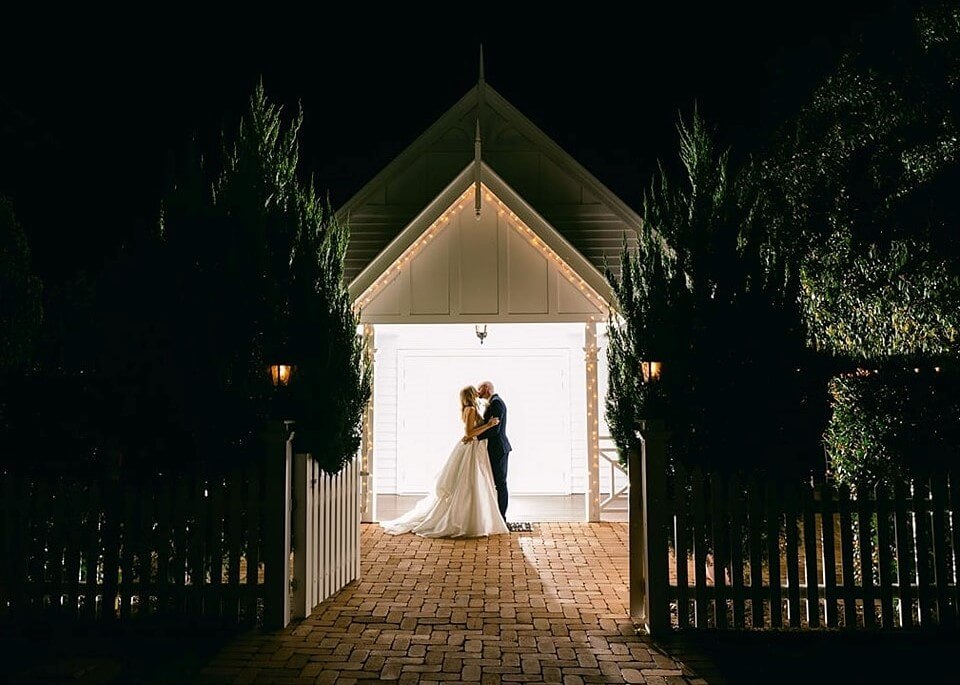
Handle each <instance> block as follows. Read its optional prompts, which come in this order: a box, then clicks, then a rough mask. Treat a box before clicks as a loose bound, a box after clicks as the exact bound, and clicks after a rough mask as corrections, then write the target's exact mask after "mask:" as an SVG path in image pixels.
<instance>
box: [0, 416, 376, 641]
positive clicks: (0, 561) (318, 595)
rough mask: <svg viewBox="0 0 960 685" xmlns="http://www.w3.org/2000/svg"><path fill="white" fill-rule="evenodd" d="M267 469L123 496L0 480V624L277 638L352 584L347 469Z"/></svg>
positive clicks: (284, 439) (116, 491)
mask: <svg viewBox="0 0 960 685" xmlns="http://www.w3.org/2000/svg"><path fill="white" fill-rule="evenodd" d="M291 428H292V427H291V425H290V424H289V422H287V425H283V424H280V423H278V424H276V425H273V426H271V430H270V431H269V432H268V435H267V436H266V439H265V445H266V455H265V459H263V460H257V461H255V462H253V463H249V464H245V465H242V466H237V467H230V468H225V469H220V470H218V471H217V472H216V473H215V474H213V473H206V474H204V473H202V472H199V471H194V470H191V471H187V472H182V473H172V472H166V473H162V474H158V475H155V476H152V477H150V478H145V479H142V480H138V481H135V482H124V481H121V480H120V479H118V478H110V477H103V478H98V479H84V478H82V477H69V478H66V477H56V476H48V477H38V476H24V475H18V474H13V473H3V474H0V554H2V558H0V619H7V620H13V621H18V620H27V619H29V620H33V619H36V618H57V619H76V620H80V621H89V622H95V623H123V622H130V621H142V620H145V619H149V618H150V617H154V618H156V619H158V620H159V619H162V620H173V621H179V622H192V623H203V624H221V625H261V626H263V627H265V628H268V629H276V628H282V627H284V626H286V625H287V624H288V623H289V622H290V620H291V618H296V617H303V616H306V615H309V613H310V612H311V611H312V610H313V608H314V607H315V606H316V605H317V604H319V603H320V602H321V601H323V600H324V599H326V598H327V597H329V596H330V595H332V594H334V593H335V592H337V591H338V590H340V589H341V588H343V587H344V586H345V585H347V584H348V583H350V582H352V581H354V580H356V579H357V578H358V577H359V574H360V553H359V546H360V534H359V527H360V509H359V496H358V495H359V477H358V473H359V471H358V464H357V460H353V461H352V462H350V463H349V464H348V465H347V466H346V467H345V468H344V469H343V470H342V471H341V472H339V473H337V474H335V475H331V474H327V473H324V472H323V471H322V470H321V469H320V465H319V463H318V462H317V460H316V459H314V458H313V457H312V456H311V455H308V454H295V453H294V446H295V442H294V433H293V431H292V430H291Z"/></svg>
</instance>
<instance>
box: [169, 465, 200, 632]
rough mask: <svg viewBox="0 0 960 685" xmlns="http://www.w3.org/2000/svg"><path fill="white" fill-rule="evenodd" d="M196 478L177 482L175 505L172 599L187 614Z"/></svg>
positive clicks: (180, 612) (178, 609)
mask: <svg viewBox="0 0 960 685" xmlns="http://www.w3.org/2000/svg"><path fill="white" fill-rule="evenodd" d="M194 482H195V481H194V479H193V478H192V477H190V476H189V475H188V476H184V477H183V478H181V479H180V481H179V482H178V483H177V494H176V498H177V503H176V506H174V509H173V511H174V526H173V528H174V535H175V540H176V546H175V548H174V555H173V568H172V572H173V588H172V589H173V595H172V598H173V599H172V601H173V605H174V607H175V608H174V612H175V613H178V614H183V615H186V613H187V594H188V593H189V591H190V588H189V587H187V577H188V576H189V574H190V529H191V526H192V525H193V523H192V521H191V518H190V516H191V509H192V507H191V506H190V502H191V499H190V496H191V494H192V493H193V484H194Z"/></svg>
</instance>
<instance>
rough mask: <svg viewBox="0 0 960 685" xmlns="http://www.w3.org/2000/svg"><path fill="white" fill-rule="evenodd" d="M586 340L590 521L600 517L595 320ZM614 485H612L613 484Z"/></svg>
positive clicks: (588, 516)
mask: <svg viewBox="0 0 960 685" xmlns="http://www.w3.org/2000/svg"><path fill="white" fill-rule="evenodd" d="M585 342H586V345H585V346H584V348H583V351H584V353H585V354H584V361H585V362H586V366H587V430H588V431H590V440H588V441H587V473H588V474H589V478H590V487H589V492H590V495H591V496H590V497H588V498H587V508H588V510H587V519H588V520H590V521H594V520H599V518H600V511H599V509H600V434H599V430H600V421H599V416H598V411H599V407H598V391H599V388H598V387H597V386H598V382H597V353H598V352H599V348H598V346H597V328H596V324H594V322H592V321H591V322H589V323H587V324H586V326H585ZM611 487H612V485H611Z"/></svg>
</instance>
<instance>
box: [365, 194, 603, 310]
mask: <svg viewBox="0 0 960 685" xmlns="http://www.w3.org/2000/svg"><path fill="white" fill-rule="evenodd" d="M480 186H481V193H482V196H483V198H484V199H485V200H486V201H487V202H489V203H491V204H493V205H495V206H496V208H497V214H498V215H499V216H500V217H504V218H506V220H507V224H508V225H509V226H510V227H511V228H512V229H513V230H515V231H517V233H518V234H519V235H521V236H522V237H523V238H524V239H525V240H526V241H527V242H528V243H529V244H530V245H532V246H533V247H534V248H535V249H536V250H537V251H539V252H540V254H542V255H543V256H544V257H546V258H547V260H548V261H550V262H553V263H554V264H555V265H556V268H557V271H558V272H559V273H560V274H561V275H562V276H563V277H564V278H565V279H566V280H567V281H568V282H569V283H570V284H571V285H572V286H573V287H574V288H576V289H578V290H579V291H580V294H581V295H582V296H583V297H584V298H586V300H587V301H588V302H589V303H590V304H591V305H593V306H594V307H596V308H597V309H598V310H599V311H601V312H606V311H609V308H610V305H609V304H608V303H607V301H606V300H605V299H604V298H603V297H601V296H600V295H599V294H597V293H596V291H594V289H593V288H592V287H591V286H590V284H589V283H587V281H586V280H584V279H583V278H582V277H581V276H580V275H579V274H578V273H577V272H576V271H574V270H573V269H572V268H571V267H570V265H569V264H567V262H566V261H565V260H564V259H563V258H562V257H561V256H560V255H559V254H557V252H556V251H555V250H553V248H551V247H550V246H549V245H548V244H547V243H546V242H545V241H544V240H543V239H542V238H541V237H540V236H539V235H537V233H536V232H535V231H533V229H531V228H530V227H529V226H527V224H526V223H525V222H524V221H523V220H522V219H521V218H520V217H519V216H518V215H517V214H516V212H514V211H513V210H512V209H510V208H509V207H508V206H507V205H506V204H505V203H504V202H503V201H502V200H501V199H500V198H498V197H497V196H496V195H494V194H493V193H492V192H491V191H490V189H489V188H487V186H486V185H485V184H483V183H481V184H480ZM475 192H476V189H475V186H473V185H471V186H470V187H469V188H467V190H465V191H464V192H463V193H462V194H461V195H460V196H459V197H458V198H457V199H456V200H454V201H453V203H452V204H451V205H450V207H449V208H448V209H447V210H446V211H445V212H444V213H443V214H441V215H440V216H439V217H437V218H436V219H435V220H434V221H433V223H431V224H430V225H429V226H428V227H427V229H426V230H425V231H424V232H423V233H422V234H421V235H420V237H419V238H417V239H416V240H415V241H413V243H411V244H410V245H409V246H408V247H407V248H406V249H405V250H404V251H403V252H402V253H401V254H400V256H399V257H397V259H396V260H394V262H393V264H391V265H390V266H389V267H388V268H387V269H386V270H385V271H384V272H383V273H382V274H381V275H380V276H379V277H378V278H377V280H375V281H374V282H373V283H372V284H371V285H370V286H369V287H368V288H367V289H366V290H364V291H363V293H361V295H360V297H358V298H357V299H356V306H357V307H358V308H360V309H363V308H364V307H366V306H367V305H368V304H370V302H371V301H373V299H374V298H375V297H377V295H379V294H380V293H381V292H383V289H384V288H386V287H387V286H388V285H390V284H391V283H392V282H393V281H394V279H396V278H397V277H398V276H399V275H400V274H401V273H402V271H403V269H404V268H406V267H407V266H408V265H409V263H410V262H411V261H412V260H413V259H414V258H416V256H417V255H418V254H419V253H420V252H421V251H422V250H423V249H424V248H425V247H426V246H427V245H429V244H430V243H431V242H432V241H433V240H434V239H436V237H437V236H438V235H439V234H440V233H441V232H442V231H443V230H444V229H445V228H446V227H447V226H449V225H450V224H451V222H452V220H453V219H454V218H455V217H456V216H457V215H459V214H460V212H462V211H463V209H464V208H465V207H468V206H470V200H471V199H473V198H474V193H475Z"/></svg>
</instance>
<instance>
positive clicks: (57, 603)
mask: <svg viewBox="0 0 960 685" xmlns="http://www.w3.org/2000/svg"><path fill="white" fill-rule="evenodd" d="M66 499H67V490H66V488H65V487H64V483H63V479H61V478H57V479H56V481H55V482H54V484H53V488H52V493H51V502H50V504H51V512H50V516H51V518H50V538H49V540H50V556H49V559H50V562H49V567H48V569H47V572H48V581H49V588H50V608H51V610H52V613H53V614H54V615H57V614H60V613H62V611H63V594H64V593H63V559H64V551H65V548H66V546H67V526H65V525H64V522H65V521H67V520H69V519H68V518H67V516H68V514H69V511H68V509H67V502H66Z"/></svg>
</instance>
